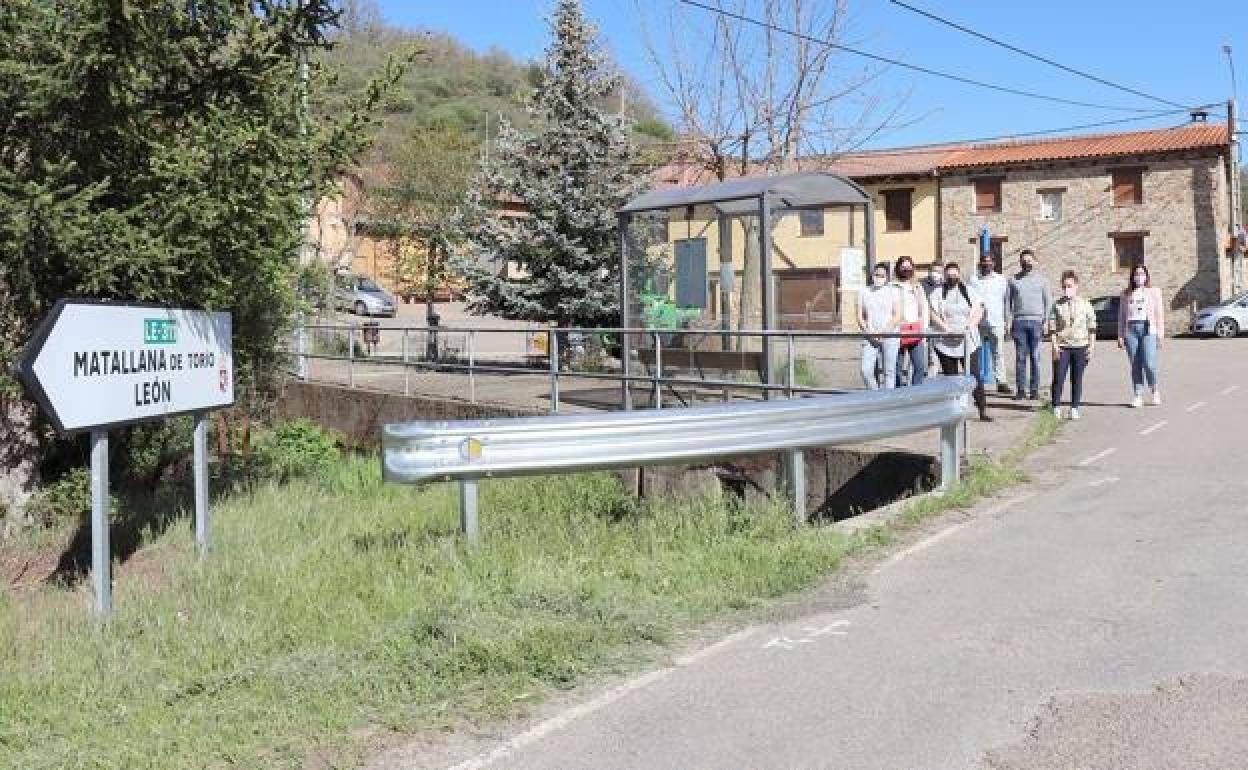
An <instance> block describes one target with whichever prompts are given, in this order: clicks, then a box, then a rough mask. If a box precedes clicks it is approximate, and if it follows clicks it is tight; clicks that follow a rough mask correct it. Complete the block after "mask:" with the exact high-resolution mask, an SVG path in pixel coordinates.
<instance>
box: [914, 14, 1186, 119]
mask: <svg viewBox="0 0 1248 770" xmlns="http://www.w3.org/2000/svg"><path fill="white" fill-rule="evenodd" d="M889 2H890V3H892V4H893V5H896V6H900V7H902V8H905V9H906V10H908V11H911V12H912V13H917V14H918V15H920V16H924V17H926V18H928V19H931V20H932V21H934V22H937V23H938V24H944V25H945V26H947V27H952V28H953V29H956V30H958V31H959V32H965V33H966V34H968V35H971V36H972V37H977V38H979V39H980V40H984V41H986V42H989V43H992V44H993V45H997V46H1000V47H1002V48H1005V49H1006V50H1009V51H1013V52H1014V53H1016V54H1020V55H1022V56H1026V57H1027V58H1029V59H1034V60H1036V61H1038V62H1043V63H1045V64H1048V65H1050V66H1052V67H1057V68H1058V69H1060V70H1063V71H1064V72H1069V73H1071V74H1072V75H1078V76H1079V77H1082V78H1087V79H1088V80H1091V81H1094V82H1096V83H1100V84H1101V85H1105V86H1109V87H1110V88H1116V89H1118V90H1119V91H1125V92H1126V93H1129V94H1134V95H1135V96H1142V97H1144V98H1145V99H1151V100H1152V101H1155V102H1160V103H1162V104H1165V105H1168V106H1170V107H1179V108H1182V109H1185V110H1186V109H1189V108H1188V107H1187V106H1185V105H1182V104H1179V103H1178V102H1174V101H1170V100H1169V99H1163V98H1162V97H1160V96H1154V95H1152V94H1149V93H1145V92H1144V91H1139V90H1136V89H1134V88H1130V87H1128V86H1124V85H1121V84H1120V83H1115V82H1113V81H1112V80H1106V79H1105V78H1102V77H1098V76H1096V75H1093V74H1092V73H1090V72H1084V71H1083V70H1079V69H1075V68H1074V67H1068V66H1066V65H1065V64H1062V63H1061V62H1057V61H1054V60H1052V59H1049V58H1047V57H1044V56H1041V55H1039V54H1035V53H1032V52H1031V51H1027V50H1024V49H1022V48H1019V47H1018V46H1016V45H1012V44H1010V43H1007V42H1005V41H1004V40H998V39H997V38H994V37H991V36H989V35H985V34H984V33H982V32H978V31H976V30H973V29H971V28H970V27H966V26H964V25H962V24H959V23H957V22H956V21H951V20H950V19H946V18H944V17H943V16H937V15H936V14H934V13H932V12H930V11H925V10H923V9H922V8H918V7H916V6H913V5H910V4H909V3H906V2H903V0H889Z"/></svg>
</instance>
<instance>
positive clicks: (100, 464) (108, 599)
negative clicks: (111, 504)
mask: <svg viewBox="0 0 1248 770" xmlns="http://www.w3.org/2000/svg"><path fill="white" fill-rule="evenodd" d="M91 585H92V587H93V588H94V589H95V614H96V617H98V618H100V619H101V620H107V619H108V617H109V616H110V615H112V614H113V562H112V548H111V547H110V545H109V532H108V431H106V430H93V431H91Z"/></svg>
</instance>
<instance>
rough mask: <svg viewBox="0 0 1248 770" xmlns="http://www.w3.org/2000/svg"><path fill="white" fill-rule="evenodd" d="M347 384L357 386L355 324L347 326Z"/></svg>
mask: <svg viewBox="0 0 1248 770" xmlns="http://www.w3.org/2000/svg"><path fill="white" fill-rule="evenodd" d="M347 384H348V385H349V386H350V387H352V388H354V387H355V326H354V325H352V326H348V327H347Z"/></svg>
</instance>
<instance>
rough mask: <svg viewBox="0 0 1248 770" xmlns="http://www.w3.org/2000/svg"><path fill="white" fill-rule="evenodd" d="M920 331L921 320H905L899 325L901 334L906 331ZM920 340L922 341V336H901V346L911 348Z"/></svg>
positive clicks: (921, 327) (921, 328)
mask: <svg viewBox="0 0 1248 770" xmlns="http://www.w3.org/2000/svg"><path fill="white" fill-rule="evenodd" d="M922 331H923V322H922V321H907V322H905V323H903V324H902V325H901V333H902V334H905V333H906V332H916V333H922ZM922 341H923V338H922V337H902V338H901V346H902V347H903V348H912V347H914V346H915V345H918V344H919V343H920V342H922Z"/></svg>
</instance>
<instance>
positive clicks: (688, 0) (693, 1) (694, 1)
mask: <svg viewBox="0 0 1248 770" xmlns="http://www.w3.org/2000/svg"><path fill="white" fill-rule="evenodd" d="M677 2H679V3H683V4H685V5H689V6H693V7H694V8H700V9H702V10H704V11H709V12H710V13H714V14H718V15H720V16H725V17H727V18H730V19H735V20H737V21H743V22H745V23H746V24H753V25H755V26H757V27H762V28H763V29H769V30H771V31H773V32H779V33H781V34H783V35H788V36H790V37H794V38H797V39H799V40H805V41H806V42H808V43H815V44H816V45H821V46H826V47H828V48H834V49H836V50H838V51H844V52H845V53H850V54H853V55H855V56H861V57H863V58H865V59H871V60H872V61H878V62H881V63H883V64H889V65H892V66H894V67H901V68H903V69H908V70H914V71H915V72H921V73H923V74H925V75H931V76H933V77H938V78H945V79H946V80H952V81H955V82H958V83H964V84H966V85H971V86H976V87H979V88H987V89H990V90H993V91H999V92H1001V93H1005V94H1012V95H1014V96H1026V97H1029V98H1031V99H1042V100H1044V101H1049V102H1057V103H1058V104H1068V105H1072V106H1075V107H1091V108H1093V109H1098V110H1115V111H1118V112H1149V111H1150V110H1149V109H1148V108H1140V107H1118V106H1111V105H1106V104H1093V103H1091V102H1081V101H1077V100H1074V99H1065V98H1063V97H1060V96H1050V95H1048V94H1040V93H1036V92H1034V91H1023V90H1021V89H1018V88H1011V87H1009V86H1002V85H997V84H995V83H986V82H984V81H982V80H975V79H973V78H968V77H963V76H962V75H955V74H953V73H952V72H943V71H941V70H935V69H931V68H930V67H923V66H920V65H918V64H910V63H909V62H904V61H901V60H899V59H893V58H890V57H888V56H881V55H880V54H875V53H870V52H869V51H862V50H859V49H857V48H851V47H850V46H847V45H842V44H840V43H833V42H832V41H830V40H825V39H823V38H818V37H815V36H814V35H808V34H806V33H804V32H799V31H797V30H792V29H788V28H786V27H781V26H779V25H777V24H772V23H771V22H768V21H762V20H761V19H755V18H752V17H750V16H745V15H744V14H740V13H736V12H735V11H729V10H725V9H723V8H716V7H715V6H712V5H707V4H706V3H702V2H699V1H698V0H677Z"/></svg>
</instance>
